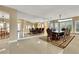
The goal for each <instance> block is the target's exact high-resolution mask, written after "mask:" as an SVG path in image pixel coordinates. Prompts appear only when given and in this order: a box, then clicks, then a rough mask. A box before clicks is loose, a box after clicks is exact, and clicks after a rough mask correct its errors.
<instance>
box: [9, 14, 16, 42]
mask: <svg viewBox="0 0 79 59" xmlns="http://www.w3.org/2000/svg"><path fill="white" fill-rule="evenodd" d="M9 21H10V41H11V40H16V41H17V17H16V12H13V13H11V14H10V19H9Z"/></svg>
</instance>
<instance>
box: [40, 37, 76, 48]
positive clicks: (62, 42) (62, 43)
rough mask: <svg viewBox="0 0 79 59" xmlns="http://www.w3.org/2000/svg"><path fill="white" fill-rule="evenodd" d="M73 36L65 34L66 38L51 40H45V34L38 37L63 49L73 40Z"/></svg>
mask: <svg viewBox="0 0 79 59" xmlns="http://www.w3.org/2000/svg"><path fill="white" fill-rule="evenodd" d="M74 37H75V36H67V37H66V38H62V39H60V40H52V41H51V42H49V41H47V37H46V36H43V37H40V39H42V40H44V41H46V42H48V43H51V44H53V45H55V46H58V47H60V48H63V49H64V48H66V47H67V46H68V44H69V43H70V42H71V41H72V40H73V38H74Z"/></svg>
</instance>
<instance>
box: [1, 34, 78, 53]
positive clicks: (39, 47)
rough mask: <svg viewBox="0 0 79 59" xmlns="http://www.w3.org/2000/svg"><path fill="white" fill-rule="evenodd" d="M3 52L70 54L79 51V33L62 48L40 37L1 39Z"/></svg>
mask: <svg viewBox="0 0 79 59" xmlns="http://www.w3.org/2000/svg"><path fill="white" fill-rule="evenodd" d="M0 53H1V54H36V53H37V54H39V53H40V54H43V53H44V54H62V53H64V54H69V53H71V54H72V53H79V35H77V36H75V38H74V39H73V40H72V42H71V43H70V44H69V45H68V46H67V47H66V48H65V49H61V48H59V47H57V46H54V45H52V44H50V43H47V42H45V41H42V40H40V39H39V38H38V37H32V38H24V40H18V41H16V42H13V43H9V42H8V41H7V40H6V41H5V40H4V43H3V42H2V41H0Z"/></svg>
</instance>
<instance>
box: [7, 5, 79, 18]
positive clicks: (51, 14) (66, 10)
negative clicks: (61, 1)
mask: <svg viewBox="0 0 79 59" xmlns="http://www.w3.org/2000/svg"><path fill="white" fill-rule="evenodd" d="M6 6H7V7H11V8H14V9H16V10H18V11H20V12H23V13H25V14H27V15H30V16H34V17H38V18H48V19H59V15H60V14H61V18H69V17H73V16H79V5H6Z"/></svg>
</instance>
